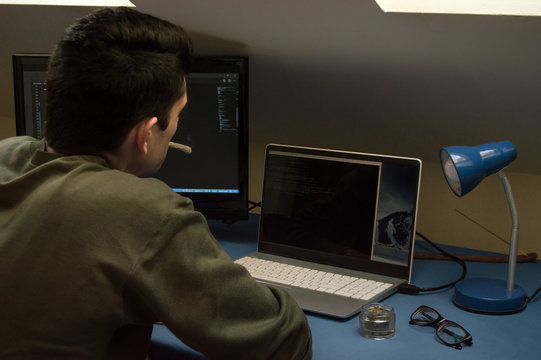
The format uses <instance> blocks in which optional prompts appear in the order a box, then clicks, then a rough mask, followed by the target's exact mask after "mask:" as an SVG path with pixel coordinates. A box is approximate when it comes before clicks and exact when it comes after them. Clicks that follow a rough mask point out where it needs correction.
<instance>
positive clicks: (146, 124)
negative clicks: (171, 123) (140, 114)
mask: <svg viewBox="0 0 541 360" xmlns="http://www.w3.org/2000/svg"><path fill="white" fill-rule="evenodd" d="M157 123H158V118H157V117H155V116H154V117H151V118H146V119H144V120H142V121H141V122H140V123H139V124H138V125H137V126H136V132H135V141H136V143H137V148H138V149H139V150H140V151H141V152H143V154H147V153H148V140H149V139H150V137H151V135H152V127H153V126H154V125H155V124H157Z"/></svg>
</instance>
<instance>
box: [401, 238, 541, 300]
mask: <svg viewBox="0 0 541 360" xmlns="http://www.w3.org/2000/svg"><path fill="white" fill-rule="evenodd" d="M416 235H417V236H419V237H420V238H421V239H423V240H424V241H426V242H427V243H429V244H430V245H431V246H433V247H434V248H435V249H437V250H438V251H439V252H441V253H442V254H444V255H446V256H448V257H450V258H451V259H452V260H454V261H456V262H458V263H460V265H461V266H462V275H461V276H460V278H459V279H457V280H455V281H453V282H450V283H448V284H445V285H441V286H436V287H431V288H420V287H418V286H416V285H412V284H402V285H400V286H399V288H398V292H400V293H402V294H408V295H419V294H420V293H422V292H429V291H437V290H442V289H445V288H448V287H452V286H455V284H456V283H457V282H459V281H460V280H462V279H464V278H465V277H466V273H467V271H466V263H465V262H464V260H462V259H460V258H458V257H456V256H455V255H453V254H451V253H449V252H447V251H445V250H443V249H442V248H441V247H439V246H438V245H436V244H435V243H433V242H432V241H430V240H429V239H428V238H427V237H426V236H424V235H423V234H421V233H418V232H416ZM540 291H541V287H540V288H538V289H537V290H535V291H534V293H533V294H532V296H526V304H527V303H529V302H530V301H532V300H533V299H534V298H535V297H536V296H537V295H538V294H539V292H540Z"/></svg>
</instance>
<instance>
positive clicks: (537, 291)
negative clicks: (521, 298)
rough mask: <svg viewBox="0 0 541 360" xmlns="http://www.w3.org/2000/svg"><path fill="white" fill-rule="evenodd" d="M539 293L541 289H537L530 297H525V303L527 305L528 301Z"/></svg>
mask: <svg viewBox="0 0 541 360" xmlns="http://www.w3.org/2000/svg"><path fill="white" fill-rule="evenodd" d="M539 291H541V287H540V288H539V289H537V290H535V292H534V293H533V295H532V296H526V303H529V302H530V301H532V300H533V298H534V297H536V296H537V294H538V293H539Z"/></svg>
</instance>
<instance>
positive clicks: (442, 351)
mask: <svg viewBox="0 0 541 360" xmlns="http://www.w3.org/2000/svg"><path fill="white" fill-rule="evenodd" d="M257 221H258V217H257V216H256V215H251V216H250V219H249V220H248V221H241V222H238V223H235V224H234V225H232V226H230V227H227V226H226V225H223V224H221V223H220V222H215V221H211V222H209V224H210V226H211V230H212V231H213V233H214V235H215V237H216V238H217V239H218V240H219V241H220V243H221V244H222V246H223V247H224V249H225V250H226V251H227V253H228V254H229V255H230V256H231V257H232V258H233V259H237V258H239V257H241V256H243V255H244V254H246V253H248V252H251V251H254V250H255V249H256V239H257V228H258V224H257ZM433 240H435V241H436V242H437V239H433ZM446 249H447V250H451V252H454V253H466V252H467V251H468V250H465V249H457V248H450V247H446ZM416 250H417V251H421V252H430V251H433V250H432V248H431V247H430V246H429V245H427V244H426V243H424V242H418V243H417V244H416ZM474 252H475V251H474ZM470 253H471V252H470ZM467 269H468V275H467V277H491V278H499V279H506V277H507V264H494V263H491V264H489V263H474V262H468V263H467ZM460 274H461V267H460V265H458V264H456V263H454V262H450V261H435V260H417V259H416V260H414V265H413V275H412V281H411V282H412V284H415V285H417V286H420V287H433V286H438V285H441V284H444V283H447V282H451V281H453V280H455V279H456V278H458V277H459V276H460ZM516 283H517V284H518V285H520V286H522V287H523V288H524V290H525V291H526V293H527V294H528V295H531V294H532V293H533V292H534V291H535V290H536V289H537V288H538V287H540V286H541V263H539V261H538V262H535V263H521V264H518V265H517V274H516ZM452 296H453V290H452V289H450V290H445V291H440V292H436V293H431V294H425V295H403V294H394V295H392V296H390V297H389V298H387V299H385V300H384V302H385V303H387V304H390V305H392V306H393V307H394V308H395V312H396V333H395V335H394V337H392V338H391V339H387V340H369V339H366V338H364V337H362V336H361V335H360V334H359V320H358V317H357V316H354V317H352V318H350V319H347V320H335V319H331V318H327V317H322V316H318V315H314V314H307V318H308V322H309V323H310V327H311V329H312V337H313V359H322V360H323V359H324V360H327V359H361V358H366V359H370V358H374V359H393V358H395V359H419V358H424V356H432V357H433V356H437V359H438V360H441V359H457V358H459V357H461V358H464V359H517V358H524V359H526V358H528V359H541V295H538V297H537V298H536V299H534V300H533V301H531V302H530V303H529V304H528V306H527V308H526V309H525V310H524V311H522V312H520V313H517V314H513V315H480V314H474V313H470V312H466V311H463V310H460V309H458V308H457V307H455V306H454V305H453V303H452V300H451V299H452ZM420 305H428V306H431V307H433V308H435V309H436V310H438V311H439V312H440V314H441V315H442V316H443V317H445V318H446V319H449V320H453V321H455V322H457V323H459V324H461V325H462V326H463V327H464V328H466V329H467V330H468V331H469V332H470V333H471V334H472V337H473V346H471V347H468V346H464V347H463V349H462V350H456V349H454V348H451V347H447V346H444V345H442V344H441V343H440V342H439V341H438V339H437V338H436V334H435V330H434V329H433V328H432V327H419V326H414V325H409V323H408V322H409V316H410V314H411V313H412V312H413V311H414V310H415V309H417V307H419V306H420ZM150 356H151V359H152V360H162V359H163V360H165V359H204V357H203V356H202V355H201V354H199V353H197V352H195V351H193V350H192V349H190V348H189V347H187V346H186V345H184V344H183V343H182V342H181V341H180V340H178V339H177V338H176V337H175V336H174V335H173V334H172V333H171V332H170V331H169V330H168V329H167V328H166V327H165V326H163V325H155V326H154V331H153V333H152V343H151V349H150ZM428 358H430V357H428Z"/></svg>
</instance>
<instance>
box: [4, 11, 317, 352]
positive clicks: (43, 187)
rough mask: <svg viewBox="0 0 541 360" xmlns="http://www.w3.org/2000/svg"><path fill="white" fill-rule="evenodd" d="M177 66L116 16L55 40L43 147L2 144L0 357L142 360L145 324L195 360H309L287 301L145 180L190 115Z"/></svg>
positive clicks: (161, 35)
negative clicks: (201, 359) (160, 326)
mask: <svg viewBox="0 0 541 360" xmlns="http://www.w3.org/2000/svg"><path fill="white" fill-rule="evenodd" d="M190 53H191V43H190V40H189V39H188V38H187V36H186V34H185V33H184V31H183V30H182V29H181V28H180V27H178V26H175V25H173V24H170V23H168V22H166V21H163V20H159V19H156V18H154V17H152V16H149V15H145V14H141V13H139V12H137V11H135V10H131V9H128V8H118V9H103V10H100V11H97V12H95V13H92V14H90V15H88V16H86V17H85V18H82V19H80V20H78V21H77V22H76V23H75V24H74V25H73V26H71V27H70V28H68V29H67V31H66V34H65V36H64V37H63V39H62V40H61V41H60V43H59V44H58V46H57V47H56V49H55V51H54V53H53V55H52V57H51V61H50V68H49V73H48V78H47V101H48V104H47V124H46V128H45V140H42V141H39V140H35V139H31V138H27V137H25V138H11V139H6V140H3V141H1V142H0V199H1V202H0V259H1V260H0V294H1V296H0V319H1V322H0V358H1V359H45V360H47V359H55V360H56V359H144V358H145V355H146V353H147V350H148V345H149V338H150V334H151V331H152V325H153V323H154V322H156V321H163V322H164V323H165V325H167V326H168V328H169V329H170V330H171V331H172V332H173V333H174V334H175V335H176V336H178V337H179V338H180V339H181V340H182V341H183V342H185V343H186V344H187V345H189V346H191V347H192V348H194V349H195V350H198V351H200V352H202V353H203V354H205V355H206V356H207V357H209V358H214V359H218V358H219V359H244V358H245V359H258V358H272V359H305V358H310V356H311V335H310V330H309V327H308V324H307V321H306V318H305V316H304V314H303V313H302V311H301V310H300V309H299V307H298V306H297V305H296V304H295V302H294V301H293V300H292V299H291V298H290V297H288V296H287V295H286V293H284V292H283V291H281V290H279V289H275V288H271V287H267V286H263V285H261V284H258V283H256V282H255V281H254V280H253V278H251V277H250V275H249V274H248V273H247V271H246V270H245V269H244V268H243V267H242V266H239V265H237V264H235V263H233V262H232V261H231V259H230V258H229V257H228V256H227V254H225V252H224V251H223V249H222V248H221V247H220V246H219V244H218V243H217V242H216V240H215V239H214V238H213V237H212V235H211V234H210V232H209V230H208V227H207V225H206V222H205V219H204V218H203V216H202V215H201V214H199V213H197V212H195V211H193V208H192V204H191V201H190V200H189V199H186V198H183V197H181V196H178V195H177V194H175V193H174V192H172V191H171V190H170V189H169V188H168V187H167V186H166V185H165V184H164V183H162V182H160V181H158V180H156V179H153V178H143V177H145V176H149V175H151V174H153V173H155V172H156V171H157V170H158V169H159V167H160V165H161V164H162V162H163V160H164V158H165V156H166V153H167V146H168V143H169V141H170V139H171V138H172V136H173V134H174V133H175V131H176V127H177V121H178V117H179V114H180V113H181V111H182V109H183V108H184V106H185V105H186V103H187V101H188V97H187V94H188V91H187V89H186V83H185V75H186V72H187V68H188V63H189V59H190ZM188 90H189V89H188ZM186 171H189V169H186Z"/></svg>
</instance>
